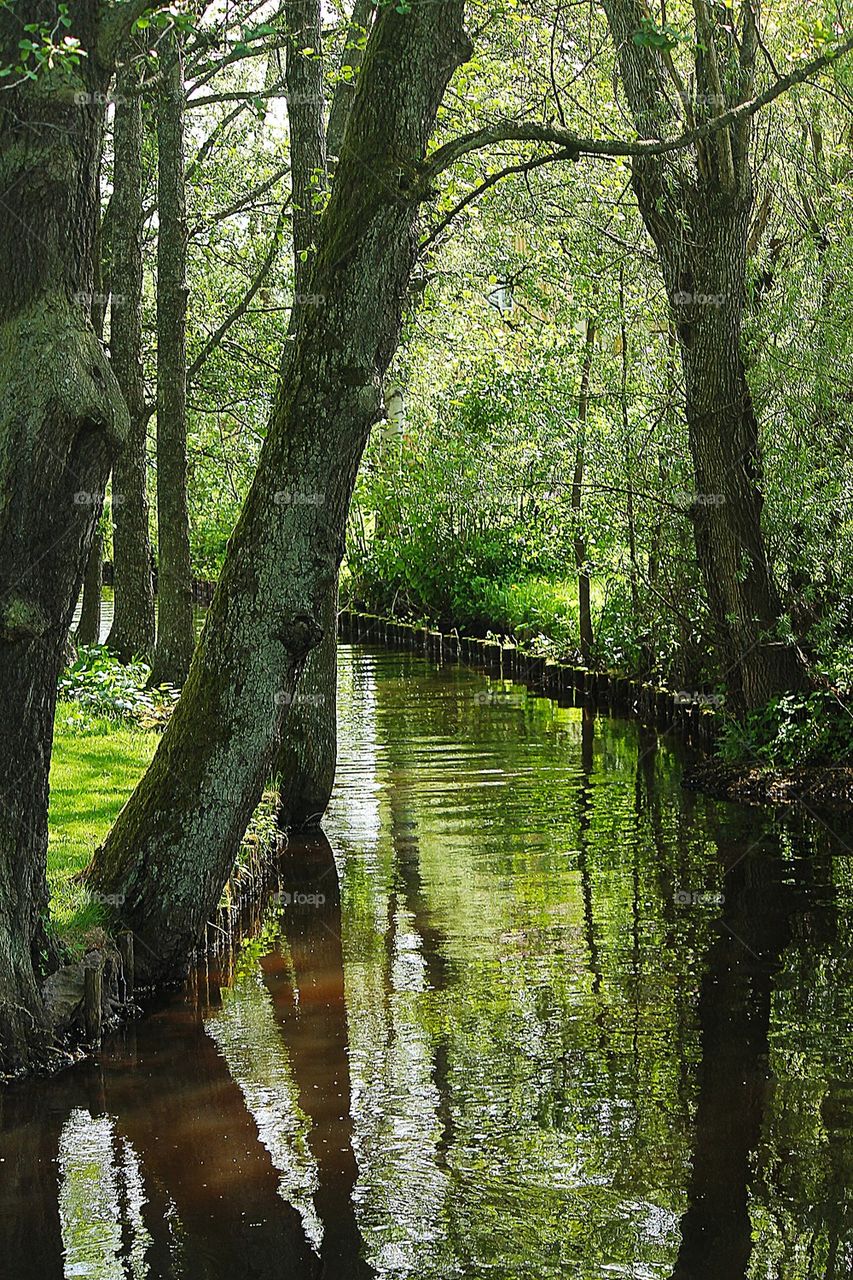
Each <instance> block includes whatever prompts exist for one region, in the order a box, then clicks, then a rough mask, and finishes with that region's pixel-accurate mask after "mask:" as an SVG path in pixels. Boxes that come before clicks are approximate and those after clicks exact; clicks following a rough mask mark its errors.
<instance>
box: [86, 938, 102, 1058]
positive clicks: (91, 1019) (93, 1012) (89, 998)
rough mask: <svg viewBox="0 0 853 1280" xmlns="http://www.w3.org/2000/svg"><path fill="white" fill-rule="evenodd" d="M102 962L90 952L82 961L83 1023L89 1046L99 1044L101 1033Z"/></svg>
mask: <svg viewBox="0 0 853 1280" xmlns="http://www.w3.org/2000/svg"><path fill="white" fill-rule="evenodd" d="M103 966H104V960H103V956H102V955H101V953H100V952H99V951H92V952H90V953H89V955H87V956H86V958H85V960H84V961H83V1021H84V1024H85V1027H86V1038H87V1040H88V1041H89V1042H90V1044H100V1043H101V1034H102V1031H103V1017H104V1008H103V996H104V967H103Z"/></svg>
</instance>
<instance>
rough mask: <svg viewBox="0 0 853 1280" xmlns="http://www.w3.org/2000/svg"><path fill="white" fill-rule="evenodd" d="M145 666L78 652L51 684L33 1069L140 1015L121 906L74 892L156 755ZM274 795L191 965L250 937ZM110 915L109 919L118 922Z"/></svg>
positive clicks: (76, 1052) (265, 878) (158, 726)
mask: <svg viewBox="0 0 853 1280" xmlns="http://www.w3.org/2000/svg"><path fill="white" fill-rule="evenodd" d="M147 675H148V668H147V667H146V666H145V665H144V664H132V665H131V666H130V667H121V666H120V665H119V664H118V663H116V661H115V659H112V658H111V657H110V656H109V655H108V654H106V652H105V651H103V650H100V649H91V650H81V654H80V657H79V658H78V661H77V662H76V663H75V664H74V665H73V666H72V667H71V668H70V670H69V671H68V672H66V673H65V674H64V675H63V677H62V680H61V682H60V689H61V693H62V694H63V695H64V696H61V697H60V700H59V702H58V704H57V711H56V720H55V730H54V746H53V754H52V761H51V792H50V809H49V815H48V851H47V880H48V887H49V891H50V918H49V923H48V934H49V937H50V939H51V945H52V947H53V949H54V952H55V961H54V963H55V965H56V967H55V968H54V970H53V972H52V973H51V974H50V975H49V976H48V978H47V979H46V981H45V983H44V987H43V991H44V997H45V1003H46V1007H47V1012H48V1020H49V1025H50V1027H51V1031H52V1035H53V1039H54V1043H53V1045H52V1046H51V1050H50V1053H49V1056H48V1058H47V1060H46V1061H45V1062H44V1064H43V1066H44V1069H45V1070H46V1071H48V1072H50V1071H54V1070H60V1069H62V1068H63V1067H65V1066H67V1065H70V1064H71V1063H73V1062H75V1061H78V1060H79V1059H80V1058H81V1057H85V1056H86V1055H87V1054H88V1053H89V1052H90V1051H91V1050H92V1048H94V1047H97V1045H98V1044H99V1043H100V1041H101V1039H102V1037H103V1035H104V1034H105V1033H106V1032H107V1031H110V1030H112V1029H114V1028H115V1027H116V1026H118V1025H119V1024H120V1023H121V1022H123V1021H125V1020H126V1019H127V1018H129V1017H132V1016H134V1015H136V1014H138V1013H139V1012H140V1011H141V1001H142V1000H143V999H144V998H145V997H146V996H147V994H148V993H147V992H146V991H141V990H139V989H138V988H137V987H136V986H135V982H134V944H133V937H132V935H131V934H129V933H125V932H118V933H117V932H116V931H115V929H114V928H113V927H112V923H111V921H112V918H113V917H114V913H115V911H116V909H117V908H120V905H121V904H120V903H118V902H115V901H113V900H112V899H109V900H107V899H101V898H99V897H98V895H97V894H93V893H92V892H91V891H90V889H89V887H88V886H87V885H86V883H85V882H84V881H83V879H82V878H81V877H82V873H83V872H84V871H85V869H86V867H87V866H88V864H89V862H90V861H91V858H92V856H93V854H94V852H95V849H96V848H97V847H98V845H99V844H100V843H101V842H102V841H103V840H104V839H105V837H106V835H107V834H108V832H109V830H110V828H111V827H112V824H113V822H114V821H115V819H116V817H117V815H118V813H119V811H120V810H121V808H122V806H123V805H124V803H125V801H126V800H127V799H128V797H129V796H130V794H131V792H132V791H133V789H134V787H135V786H136V784H137V782H138V781H139V779H140V777H141V776H142V774H143V773H144V772H145V769H146V768H147V767H148V764H149V763H150V761H151V759H152V757H153V755H154V752H155V750H156V748H157V743H158V741H159V737H160V733H161V731H162V728H163V727H164V725H165V723H166V722H167V720H168V716H169V713H170V710H171V707H172V706H173V705H174V696H176V695H174V696H172V695H171V694H167V693H163V694H162V696H158V693H157V691H154V692H153V693H152V691H150V690H148V689H147V688H146V680H147ZM274 807H275V795H274V794H273V792H272V791H268V792H265V794H264V796H263V798H262V800H261V803H260V805H259V806H258V808H257V810H256V811H255V814H254V815H253V817H252V821H251V823H250V825H249V829H248V831H247V833H246V836H245V837H244V840H243V842H242V845H241V848H240V854H239V857H238V861H237V864H236V866H235V868H234V871H233V873H232V875H231V877H230V879H229V881H228V883H227V885H226V887H225V889H224V891H223V895H222V899H221V901H220V905H219V908H218V910H217V912H216V913H215V916H214V918H213V919H212V920H211V921H210V922H209V924H208V926H207V928H206V930H205V936H204V938H203V939H202V941H201V943H200V946H199V948H198V953H197V954H198V955H199V956H203V955H211V956H212V955H220V954H223V953H224V952H225V951H227V950H228V949H229V948H230V949H232V950H233V947H234V943H235V940H236V939H238V938H239V937H240V936H242V934H243V933H244V932H245V931H246V930H247V929H251V928H253V927H254V925H255V923H256V921H255V916H256V914H257V912H258V911H259V910H260V906H261V903H262V899H263V898H264V896H265V894H266V893H267V892H268V891H269V889H270V886H271V885H273V883H274V881H275V878H276V875H277V858H278V854H279V852H280V848H281V839H282V838H281V836H280V835H279V833H278V832H277V829H276V823H275V816H274ZM119 914H120V912H119Z"/></svg>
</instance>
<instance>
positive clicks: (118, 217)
mask: <svg viewBox="0 0 853 1280" xmlns="http://www.w3.org/2000/svg"><path fill="white" fill-rule="evenodd" d="M133 53H134V50H133V48H132V47H131V48H130V49H129V50H128V54H127V60H126V61H125V63H124V65H123V66H122V67H121V68H120V69H119V72H118V75H117V76H116V106H115V126H114V135H113V147H114V152H115V161H114V173H113V194H112V198H111V201H110V215H111V216H110V219H109V223H110V232H111V237H110V238H111V241H112V244H111V251H110V275H111V280H112V284H113V289H112V302H111V331H110V354H111V357H112V360H111V363H112V367H113V370H114V372H115V375H116V378H117V379H118V383H119V386H120V387H121V390H122V394H123V395H124V399H125V403H126V404H127V408H128V412H129V414H130V431H129V433H128V437H127V440H126V442H125V445H124V448H123V449H122V450H121V453H120V454H119V456H118V457H117V458H116V461H115V466H114V467H113V484H112V514H113V599H114V606H113V608H114V612H113V624H112V627H111V628H110V634H109V637H108V639H107V644H108V645H109V647H110V648H111V649H112V650H113V651H114V652H115V653H116V654H117V655H118V657H119V658H121V659H122V660H123V661H125V662H127V661H130V659H131V658H134V657H144V658H150V656H151V654H152V653H153V651H154V636H155V630H154V584H153V581H152V575H151V542H150V538H149V533H148V449H147V434H148V419H149V413H148V409H147V407H146V404H145V376H144V373H143V368H142V281H143V272H142V228H143V208H142V191H143V178H144V173H143V119H142V114H143V113H142V95H141V89H140V74H139V63H138V62H136V61H134V60H133Z"/></svg>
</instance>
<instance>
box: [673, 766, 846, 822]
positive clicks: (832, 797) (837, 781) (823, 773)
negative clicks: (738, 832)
mask: <svg viewBox="0 0 853 1280" xmlns="http://www.w3.org/2000/svg"><path fill="white" fill-rule="evenodd" d="M683 782H684V786H685V787H687V788H688V789H689V790H691V791H702V792H704V793H705V794H706V795H710V796H714V797H716V798H717V799H718V800H733V801H736V802H737V803H738V804H746V805H759V806H762V807H766V806H773V807H777V808H802V809H807V810H809V809H819V810H824V811H826V812H836V813H844V812H848V811H849V810H851V809H853V765H820V766H817V765H816V766H812V767H811V768H803V769H797V770H785V769H774V768H772V767H771V766H770V765H762V764H756V763H749V762H746V763H730V762H728V761H725V760H716V759H705V760H698V761H696V762H695V764H693V766H692V767H691V768H690V769H689V770H688V771H687V772H686V773H685V775H684V779H683Z"/></svg>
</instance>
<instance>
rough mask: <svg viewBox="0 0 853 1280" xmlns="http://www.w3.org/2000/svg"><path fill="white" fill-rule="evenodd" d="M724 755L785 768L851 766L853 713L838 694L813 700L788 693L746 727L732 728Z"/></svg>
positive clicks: (728, 727)
mask: <svg viewBox="0 0 853 1280" xmlns="http://www.w3.org/2000/svg"><path fill="white" fill-rule="evenodd" d="M719 754H720V756H721V757H722V758H723V759H724V760H733V761H738V762H739V761H742V760H744V759H749V758H750V757H752V758H754V759H757V760H758V761H760V762H761V763H763V764H768V765H773V766H775V767H778V768H784V769H795V768H802V767H803V766H805V765H832V764H846V763H850V762H851V760H853V712H851V710H850V709H849V708H848V706H847V705H846V704H845V702H844V701H843V700H842V699H841V698H840V697H839V695H838V693H837V692H836V691H834V690H832V689H820V690H818V691H817V692H816V693H812V694H809V695H807V696H806V695H803V694H797V693H788V694H785V695H784V696H783V697H781V698H774V699H772V701H770V702H768V703H767V705H766V706H764V707H761V708H760V709H759V710H758V711H753V712H751V713H750V714H749V715H748V716H747V718H746V720H745V722H743V723H738V722H735V721H730V722H729V723H727V724H726V725H725V727H724V729H723V733H722V736H721V739H720V747H719Z"/></svg>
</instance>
